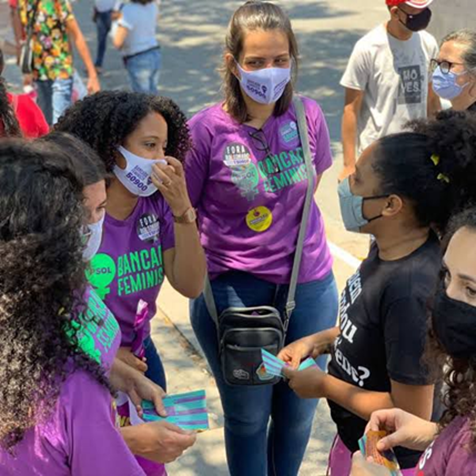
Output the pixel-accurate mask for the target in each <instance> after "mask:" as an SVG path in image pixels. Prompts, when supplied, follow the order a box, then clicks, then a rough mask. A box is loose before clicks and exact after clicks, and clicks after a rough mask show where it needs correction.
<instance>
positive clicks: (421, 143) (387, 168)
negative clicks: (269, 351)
mask: <svg viewBox="0 0 476 476" xmlns="http://www.w3.org/2000/svg"><path fill="white" fill-rule="evenodd" d="M409 127H410V129H409V131H407V132H401V133H398V134H392V135H390V136H386V137H383V138H382V139H379V140H378V141H377V142H375V143H374V144H373V145H371V146H370V147H368V148H367V149H366V150H365V151H364V153H363V154H362V156H361V157H360V158H359V161H358V162H357V164H356V171H355V174H353V175H351V176H350V177H349V178H346V179H345V180H344V181H342V182H341V184H340V185H339V198H340V202H341V210H342V218H343V220H344V224H345V226H346V228H347V230H348V231H356V232H361V233H371V234H373V235H374V236H375V240H376V241H375V243H374V244H373V246H372V248H371V250H370V253H369V256H368V258H367V259H366V260H364V261H363V263H362V265H361V266H360V268H359V269H358V271H357V272H356V273H355V274H354V275H353V276H352V277H351V278H350V279H349V280H348V282H347V285H346V288H345V290H344V292H343V293H342V298H341V307H340V326H339V327H336V328H334V329H333V330H329V331H326V332H321V333H318V334H315V335H314V336H309V337H307V338H304V339H301V340H300V341H297V342H295V343H294V344H291V345H290V346H289V347H287V348H285V349H283V351H282V352H281V354H280V357H281V358H282V359H283V360H285V361H286V362H290V363H292V364H293V365H294V367H296V366H297V364H299V362H300V361H301V360H302V359H303V358H305V357H307V356H308V355H313V356H316V355H319V354H320V353H321V352H323V350H325V349H326V348H328V347H329V346H330V347H331V349H332V360H331V362H330V364H329V369H328V373H325V372H324V371H323V370H320V369H309V370H306V371H303V372H297V371H295V370H290V371H286V372H285V373H287V375H288V377H289V379H290V381H289V385H290V386H291V388H293V389H294V391H296V392H297V394H298V395H300V396H301V397H303V398H327V399H328V402H329V406H330V408H331V415H332V419H333V420H334V422H335V424H336V426H337V434H338V436H337V437H336V440H335V442H334V445H333V447H332V450H331V454H330V457H329V470H330V474H332V475H333V476H348V475H349V471H350V467H351V458H352V453H353V452H355V451H356V450H357V449H358V441H359V439H360V438H361V437H362V435H363V433H364V429H365V426H366V423H367V421H368V419H369V418H370V415H371V414H372V412H374V411H375V410H379V409H383V408H392V407H400V408H403V409H404V410H406V411H408V412H411V413H413V414H415V415H417V416H419V417H422V418H425V419H430V418H433V419H438V418H439V416H440V408H439V405H438V404H439V400H437V401H436V405H434V402H433V396H434V388H433V387H434V386H433V385H432V384H433V383H434V382H435V379H433V376H432V375H431V372H430V371H429V369H428V366H427V365H426V363H425V362H424V361H423V359H422V357H423V355H424V350H425V342H426V323H427V302H428V299H429V298H430V297H431V296H432V295H433V292H434V288H435V285H436V282H437V277H438V272H439V270H440V263H441V251H440V243H439V239H438V236H437V235H436V233H435V231H434V230H437V231H438V232H443V231H444V230H445V229H446V226H447V224H448V221H449V219H450V217H451V215H452V214H453V213H454V212H455V210H458V209H459V208H460V207H461V206H463V205H464V204H466V203H467V202H468V201H473V200H475V199H476V117H473V116H471V115H470V114H467V113H463V112H455V111H444V112H440V113H439V115H438V116H437V118H436V119H434V120H432V121H428V120H419V121H415V122H414V123H413V124H412V125H411V126H409ZM395 452H396V456H397V459H398V461H399V463H400V467H401V468H402V471H403V474H404V475H408V476H410V475H411V476H413V474H414V468H415V466H416V465H417V463H418V460H419V458H420V454H419V453H418V452H412V451H409V450H406V449H404V448H397V449H396V451H395Z"/></svg>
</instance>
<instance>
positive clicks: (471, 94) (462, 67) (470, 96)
mask: <svg viewBox="0 0 476 476" xmlns="http://www.w3.org/2000/svg"><path fill="white" fill-rule="evenodd" d="M431 68H432V71H433V89H434V91H435V92H436V94H438V96H440V97H441V98H442V99H447V100H449V101H450V102H451V105H452V107H453V109H455V110H457V111H465V110H469V111H475V112H476V31H472V30H460V31H457V32H455V33H451V34H449V35H448V36H446V37H445V38H444V39H443V42H442V44H441V48H440V54H439V55H438V59H433V60H432V61H431Z"/></svg>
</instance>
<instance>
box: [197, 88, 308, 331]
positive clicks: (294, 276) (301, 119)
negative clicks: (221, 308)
mask: <svg viewBox="0 0 476 476" xmlns="http://www.w3.org/2000/svg"><path fill="white" fill-rule="evenodd" d="M293 103H294V108H295V111H296V116H297V120H298V130H299V135H300V138H301V144H302V149H303V154H304V161H305V164H306V174H307V178H308V185H307V191H306V198H305V200H304V208H303V212H302V219H301V225H300V227H299V234H298V239H297V244H296V252H295V255H294V263H293V268H292V272H291V281H290V283H289V293H288V297H287V301H286V307H285V315H284V329H285V331H287V329H288V326H289V319H290V318H291V315H292V313H293V311H294V309H295V308H296V302H295V300H294V298H295V296H296V287H297V282H298V278H299V270H300V268H301V258H302V252H303V249H304V240H305V238H306V231H307V222H308V219H309V212H310V210H311V203H312V200H313V196H314V183H315V180H314V169H313V167H312V159H311V149H310V146H309V135H308V128H307V120H306V112H305V110H304V104H303V102H302V100H301V98H299V97H298V96H295V97H294V100H293ZM203 297H204V299H205V305H206V306H207V309H208V312H209V313H210V316H211V317H212V319H213V320H214V321H215V324H216V325H217V326H218V312H217V308H216V304H215V299H214V298H213V291H212V287H211V284H210V278H209V276H208V274H207V275H206V277H205V286H204V290H203Z"/></svg>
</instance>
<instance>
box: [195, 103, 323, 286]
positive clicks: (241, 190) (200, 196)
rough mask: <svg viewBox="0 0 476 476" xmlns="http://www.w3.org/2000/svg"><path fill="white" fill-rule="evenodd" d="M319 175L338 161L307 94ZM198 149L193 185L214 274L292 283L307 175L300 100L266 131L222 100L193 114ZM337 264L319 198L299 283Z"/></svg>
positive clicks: (270, 121) (268, 124)
mask: <svg viewBox="0 0 476 476" xmlns="http://www.w3.org/2000/svg"><path fill="white" fill-rule="evenodd" d="M303 100H304V106H305V109H306V117H307V123H308V127H309V142H310V146H311V153H312V159H313V165H314V168H315V171H316V174H317V175H320V174H322V173H323V172H324V171H325V170H326V169H327V168H329V167H330V166H331V165H332V155H331V150H330V139H329V131H328V129H327V125H326V121H325V118H324V115H323V113H322V111H321V109H320V107H319V106H318V105H317V103H316V102H314V101H312V100H311V99H307V98H303ZM190 131H191V134H192V138H193V144H194V150H193V151H192V152H191V153H190V154H189V156H188V157H187V161H186V174H187V185H188V190H189V194H190V198H191V200H192V204H193V205H194V206H195V207H196V208H197V209H198V212H199V221H200V234H201V241H202V245H203V247H204V249H205V252H206V255H207V261H208V269H209V272H210V275H211V277H212V278H214V277H216V276H218V275H219V274H221V273H224V272H226V271H229V270H240V271H245V272H248V273H251V274H253V275H255V276H257V277H259V278H261V279H264V280H267V281H270V282H273V283H277V284H285V283H289V281H290V276H291V269H292V264H293V259H294V252H295V247H296V242H297V236H298V231H299V225H300V223H301V217H302V210H303V207H304V199H305V196H306V188H307V179H306V166H305V163H304V155H303V151H302V147H301V141H300V138H299V133H298V128H297V119H296V114H295V111H294V106H291V107H290V108H289V110H288V111H287V112H286V113H285V114H283V115H282V116H280V117H274V116H272V117H270V118H269V119H268V121H267V122H266V124H265V125H264V126H263V128H262V129H261V130H258V129H255V128H254V127H250V126H247V125H240V124H238V123H237V122H236V121H235V120H234V119H232V118H231V116H230V115H229V114H227V113H225V111H223V108H222V104H216V105H215V106H212V107H210V108H208V109H205V110H203V111H201V112H199V113H198V114H197V115H196V116H194V117H193V118H192V119H191V120H190ZM331 267H332V258H331V255H330V252H329V249H328V247H327V243H326V237H325V231H324V223H323V220H322V216H321V213H320V211H319V208H318V207H317V205H316V204H315V202H313V205H312V208H311V213H310V217H309V222H308V229H307V235H306V239H305V243H304V252H303V259H302V265H301V272H300V275H299V282H300V283H304V282H309V281H313V280H318V279H322V278H324V277H325V276H326V275H327V274H328V273H329V271H330V270H331Z"/></svg>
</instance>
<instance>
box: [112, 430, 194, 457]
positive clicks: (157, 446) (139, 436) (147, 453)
mask: <svg viewBox="0 0 476 476" xmlns="http://www.w3.org/2000/svg"><path fill="white" fill-rule="evenodd" d="M121 434H122V436H123V438H124V441H125V442H126V444H127V446H128V447H129V449H130V450H131V451H132V453H133V454H135V455H138V456H142V457H144V458H146V459H148V460H151V461H155V462H156V463H171V462H172V461H175V460H176V459H177V458H178V457H179V456H181V455H182V453H183V452H184V451H185V450H186V449H187V448H190V447H191V446H193V445H194V444H195V441H196V439H197V435H196V434H195V433H193V432H188V431H184V430H182V429H180V428H179V427H178V426H175V425H172V424H171V423H169V422H166V421H155V422H150V423H144V424H141V425H134V426H126V427H124V428H121Z"/></svg>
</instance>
